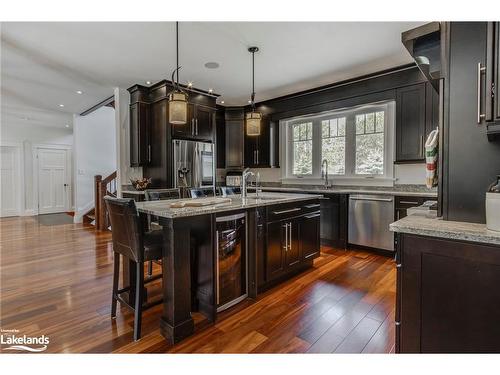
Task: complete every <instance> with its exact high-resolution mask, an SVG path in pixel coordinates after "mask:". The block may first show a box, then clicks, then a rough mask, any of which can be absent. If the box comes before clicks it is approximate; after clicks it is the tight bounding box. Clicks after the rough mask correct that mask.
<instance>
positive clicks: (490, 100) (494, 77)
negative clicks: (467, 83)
mask: <svg viewBox="0 0 500 375" xmlns="http://www.w3.org/2000/svg"><path fill="white" fill-rule="evenodd" d="M499 60H500V22H488V29H487V46H486V67H485V69H484V71H485V73H486V80H485V112H484V114H481V113H480V112H481V108H480V107H478V122H481V120H482V119H483V118H484V119H485V121H486V122H487V123H488V131H487V134H488V139H489V140H491V141H492V140H498V139H500V100H498V97H499V96H498V95H500V90H499V86H500V82H499V81H500V61H499ZM480 69H481V66H479V65H478V71H479V72H480V71H481V70H480ZM479 74H480V73H478V75H479ZM479 82H481V81H479ZM478 103H479V106H480V104H481V103H480V102H479V101H478Z"/></svg>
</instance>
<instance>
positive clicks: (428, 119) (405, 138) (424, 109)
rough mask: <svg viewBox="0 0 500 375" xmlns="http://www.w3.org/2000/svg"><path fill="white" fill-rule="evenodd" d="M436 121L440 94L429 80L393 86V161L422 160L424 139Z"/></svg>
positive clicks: (416, 161)
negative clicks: (394, 96)
mask: <svg viewBox="0 0 500 375" xmlns="http://www.w3.org/2000/svg"><path fill="white" fill-rule="evenodd" d="M438 122H439V95H438V93H437V92H436V90H434V88H433V87H432V85H431V83H429V82H427V83H419V84H417V85H412V86H407V87H402V88H399V89H397V90H396V160H395V161H396V163H418V162H424V161H425V141H426V139H427V136H428V135H429V133H430V132H431V131H432V130H433V129H436V127H437V126H438Z"/></svg>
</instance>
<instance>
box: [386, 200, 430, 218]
mask: <svg viewBox="0 0 500 375" xmlns="http://www.w3.org/2000/svg"><path fill="white" fill-rule="evenodd" d="M395 198H396V199H395V204H394V210H395V212H394V220H399V219H402V218H404V217H406V216H407V215H408V214H407V210H408V209H409V208H411V207H417V206H420V205H422V204H424V202H426V201H429V200H434V201H435V200H437V197H412V196H409V197H405V196H397V197H395Z"/></svg>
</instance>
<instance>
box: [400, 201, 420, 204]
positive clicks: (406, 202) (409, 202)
mask: <svg viewBox="0 0 500 375" xmlns="http://www.w3.org/2000/svg"><path fill="white" fill-rule="evenodd" d="M399 203H401V204H418V202H412V201H399Z"/></svg>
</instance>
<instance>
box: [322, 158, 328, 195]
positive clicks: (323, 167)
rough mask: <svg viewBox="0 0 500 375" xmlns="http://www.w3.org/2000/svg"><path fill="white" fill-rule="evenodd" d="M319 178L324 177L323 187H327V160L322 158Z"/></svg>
mask: <svg viewBox="0 0 500 375" xmlns="http://www.w3.org/2000/svg"><path fill="white" fill-rule="evenodd" d="M321 178H324V179H325V187H326V188H328V185H329V184H328V160H326V159H323V161H322V162H321Z"/></svg>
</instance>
